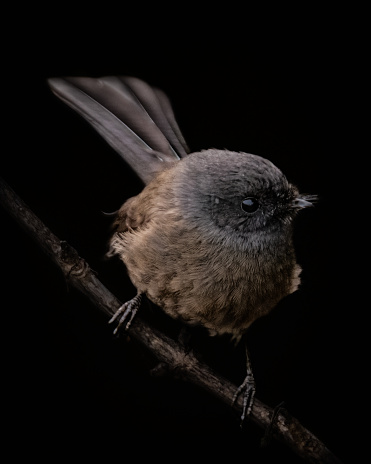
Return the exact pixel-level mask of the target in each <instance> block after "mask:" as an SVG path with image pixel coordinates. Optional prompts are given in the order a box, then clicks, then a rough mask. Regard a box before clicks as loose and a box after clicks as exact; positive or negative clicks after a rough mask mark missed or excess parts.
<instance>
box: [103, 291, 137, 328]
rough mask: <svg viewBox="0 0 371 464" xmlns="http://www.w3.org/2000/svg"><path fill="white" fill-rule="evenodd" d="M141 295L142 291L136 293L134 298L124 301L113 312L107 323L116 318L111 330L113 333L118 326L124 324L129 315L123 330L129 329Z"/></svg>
mask: <svg viewBox="0 0 371 464" xmlns="http://www.w3.org/2000/svg"><path fill="white" fill-rule="evenodd" d="M142 296H143V294H142V293H138V294H137V295H136V296H135V297H134V298H132V299H131V300H129V301H127V302H126V303H124V304H123V305H122V306H120V307H119V309H118V310H117V311H116V312H115V314H114V315H113V316H112V317H111V319H110V320H109V321H108V323H109V324H111V323H112V322H114V321H115V320H116V319H118V324H117V327H116V328H115V330H114V331H113V333H114V335H116V334H117V332H118V331H119V329H120V327H121V326H122V325H123V324H124V322H125V321H126V320H127V318H128V317H129V320H128V321H127V323H126V326H125V330H128V329H129V327H130V325H131V323H132V321H133V319H134V317H135V315H136V313H137V312H138V309H139V307H140V304H141V302H142Z"/></svg>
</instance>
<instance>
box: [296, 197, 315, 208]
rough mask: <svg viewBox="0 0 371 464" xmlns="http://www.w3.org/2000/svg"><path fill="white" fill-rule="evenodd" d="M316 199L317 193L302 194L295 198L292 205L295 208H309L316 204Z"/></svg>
mask: <svg viewBox="0 0 371 464" xmlns="http://www.w3.org/2000/svg"><path fill="white" fill-rule="evenodd" d="M316 200H317V196H316V195H301V196H298V197H296V198H295V199H294V200H293V202H292V206H293V208H294V209H303V208H309V207H311V206H314V203H315V202H316Z"/></svg>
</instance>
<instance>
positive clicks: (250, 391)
mask: <svg viewBox="0 0 371 464" xmlns="http://www.w3.org/2000/svg"><path fill="white" fill-rule="evenodd" d="M242 393H243V403H242V414H241V422H240V425H241V427H242V426H243V423H244V420H245V419H246V417H248V416H249V415H250V413H251V410H252V406H253V403H254V398H255V380H254V376H253V373H252V369H251V364H250V358H249V353H248V351H247V347H246V377H245V379H244V381H243V382H242V384H241V385H240V386H239V387H238V388H237V390H236V392H235V394H234V395H233V401H232V404H234V403H235V402H236V400H237V398H238V397H239V396H240V395H241V394H242Z"/></svg>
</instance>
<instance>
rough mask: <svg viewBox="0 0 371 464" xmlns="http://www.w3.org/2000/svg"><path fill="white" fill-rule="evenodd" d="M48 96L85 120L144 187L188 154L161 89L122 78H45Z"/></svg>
mask: <svg viewBox="0 0 371 464" xmlns="http://www.w3.org/2000/svg"><path fill="white" fill-rule="evenodd" d="M48 84H49V86H50V88H51V89H52V91H53V92H54V94H55V95H56V96H57V97H59V98H60V99H61V100H62V101H64V102H65V103H66V104H67V105H69V106H70V107H71V108H73V109H74V110H75V111H76V112H77V113H79V114H80V115H81V116H82V117H83V118H84V119H86V120H87V121H88V122H89V123H90V124H91V125H92V126H93V127H94V128H95V129H96V131H97V132H98V133H99V134H100V135H101V136H102V137H103V138H104V139H105V140H106V141H107V142H108V143H109V145H111V146H112V147H113V148H114V150H116V151H117V153H118V154H119V155H120V156H121V157H122V158H123V159H124V160H125V161H126V162H127V163H128V164H129V165H130V166H131V168H132V169H133V170H134V171H135V172H136V173H137V174H138V176H139V177H140V178H141V179H142V181H143V182H144V183H145V184H148V182H150V181H151V180H152V178H153V177H154V175H155V174H156V173H157V172H158V171H161V170H163V169H164V168H165V166H166V164H167V163H169V162H173V161H176V160H179V159H180V158H182V157H184V156H186V155H187V154H188V153H189V148H188V147H187V144H186V142H185V140H184V137H183V135H182V133H181V131H180V129H179V126H178V124H177V122H176V119H175V116H174V113H173V110H172V107H171V103H170V101H169V99H168V97H167V96H166V95H165V93H163V92H162V91H161V90H159V89H157V88H154V87H151V86H150V85H148V84H147V83H145V82H143V81H142V80H140V79H137V78H134V77H127V76H120V77H119V76H106V77H101V78H91V77H63V78H59V77H58V78H50V79H48Z"/></svg>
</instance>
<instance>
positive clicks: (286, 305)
mask: <svg viewBox="0 0 371 464" xmlns="http://www.w3.org/2000/svg"><path fill="white" fill-rule="evenodd" d="M68 34H69V29H68V24H66V25H65V29H64V30H63V33H62V32H61V30H59V32H58V33H57V32H55V33H53V26H50V28H49V29H48V32H47V33H45V34H44V35H41V36H40V37H39V38H38V39H37V40H35V39H33V38H32V37H31V36H27V37H24V38H23V41H22V45H21V46H20V48H19V50H18V49H17V50H16V51H14V52H13V53H12V54H11V61H10V62H9V64H7V65H6V72H4V73H3V77H2V80H3V83H4V84H3V91H4V98H5V101H6V105H7V106H6V110H5V114H6V117H5V118H4V119H3V127H5V130H4V132H3V149H2V155H1V175H2V176H3V177H4V178H5V180H6V181H7V182H8V183H9V184H10V185H11V187H12V188H13V189H14V190H15V191H16V192H17V193H18V195H19V196H20V197H21V198H22V199H23V200H24V201H26V203H27V204H28V205H29V206H30V208H31V209H32V210H33V211H34V212H35V213H36V214H37V215H38V216H39V218H40V219H41V220H42V221H44V223H45V224H46V225H47V226H48V227H49V228H50V229H51V230H52V231H53V232H54V233H55V234H56V235H57V236H58V237H59V238H61V239H64V240H67V241H68V242H69V243H70V244H71V245H72V246H73V247H75V248H76V250H77V251H78V253H79V254H80V256H82V257H83V258H85V259H86V260H87V261H88V262H89V264H90V266H91V267H92V268H93V269H94V270H95V271H96V272H97V273H98V276H99V278H100V279H101V280H102V282H103V283H104V284H105V285H106V286H107V287H108V288H109V289H110V290H112V291H113V292H114V293H115V294H116V295H117V296H118V297H119V298H120V299H121V300H122V301H125V300H126V299H128V298H131V297H132V296H133V295H134V294H135V289H134V288H133V287H132V285H131V284H130V282H129V280H128V278H127V277H126V275H125V270H124V268H123V266H121V265H120V263H118V262H116V261H111V262H110V261H105V260H104V259H103V256H104V253H105V250H106V243H107V238H108V233H109V225H110V219H109V218H107V217H106V216H104V215H103V214H102V211H114V210H116V209H117V208H118V207H119V206H120V205H121V204H122V203H123V202H124V201H125V200H126V199H127V198H128V197H130V196H132V195H134V194H136V193H138V192H139V191H140V189H141V184H140V182H139V180H138V179H137V178H136V177H135V175H134V174H133V173H132V172H131V171H130V170H129V169H128V168H127V167H126V166H125V165H124V163H123V162H122V161H121V160H120V159H119V157H118V156H117V155H116V154H115V153H114V151H113V150H112V149H111V148H110V147H108V146H107V145H106V144H105V142H104V141H103V140H102V139H101V138H100V137H99V136H98V135H97V134H96V133H95V132H94V130H93V129H91V128H90V126H88V124H87V123H85V121H83V120H82V119H80V117H79V116H77V115H76V114H75V113H74V112H73V111H72V110H70V109H69V108H67V107H66V106H65V105H64V104H63V103H61V102H60V101H59V100H58V99H57V98H56V97H55V96H53V95H52V93H51V92H50V90H49V88H48V86H47V84H46V79H47V78H48V77H51V76H63V75H86V76H99V75H107V74H125V75H133V76H137V77H140V78H142V79H144V80H146V81H147V82H149V83H150V84H152V85H156V86H158V87H160V88H161V89H163V90H164V91H165V92H166V93H167V94H168V95H169V97H170V99H171V101H172V103H173V107H174V111H175V114H176V117H177V120H178V122H179V125H180V127H181V129H182V131H183V133H184V136H185V138H186V140H187V141H188V144H189V146H190V148H191V150H192V151H197V150H200V149H203V148H210V147H216V148H228V149H231V150H241V151H247V152H251V153H255V154H259V155H261V156H264V157H267V158H269V159H270V160H271V161H272V162H273V163H275V164H276V165H277V166H278V167H279V168H281V169H282V171H283V172H284V173H285V174H286V175H287V177H288V178H289V180H290V181H292V182H293V183H295V184H296V185H297V186H298V187H299V188H300V190H301V191H302V192H305V193H315V194H318V195H319V198H320V201H319V203H318V205H317V206H316V207H315V208H313V209H311V210H306V211H303V212H302V213H301V214H300V215H299V217H298V218H297V222H296V229H295V230H296V232H295V242H296V249H297V255H298V260H299V262H300V264H301V265H302V267H303V274H302V286H301V288H300V290H299V291H298V292H297V293H296V294H294V295H292V296H290V297H288V298H287V299H285V300H284V301H282V302H281V303H280V304H279V305H278V307H277V308H276V309H275V311H274V312H273V313H272V314H271V315H270V316H269V317H267V318H265V319H264V320H261V321H258V322H257V323H256V324H255V325H254V326H253V327H251V329H250V333H249V348H250V353H251V358H252V364H253V370H254V374H255V379H256V383H257V397H258V398H259V399H260V400H262V401H264V402H266V403H267V404H268V405H270V406H272V407H274V406H275V405H277V404H278V403H280V402H281V401H285V404H286V407H287V409H288V410H289V411H290V412H291V413H292V414H293V415H294V416H295V417H296V418H297V419H298V420H299V421H301V422H302V423H303V424H304V425H305V426H306V427H307V428H309V429H310V430H311V431H312V432H313V433H314V434H315V435H317V436H318V437H319V438H320V439H321V440H322V441H323V442H324V443H325V444H326V445H327V446H328V447H329V448H330V449H331V450H332V451H333V452H334V453H335V454H337V455H338V456H339V457H340V458H342V459H343V460H344V462H351V460H352V458H353V457H354V453H355V452H356V451H357V449H358V448H359V444H360V442H361V441H362V440H361V439H360V438H357V439H356V436H358V432H357V430H356V423H355V421H356V419H355V411H356V410H357V409H358V410H359V408H361V409H362V407H361V404H362V401H363V397H362V396H358V397H356V399H357V400H358V402H359V404H358V406H357V408H356V407H355V405H354V403H355V400H354V395H360V391H361V390H360V386H361V384H362V375H363V374H362V372H361V371H359V370H357V369H356V367H355V361H356V360H357V359H359V349H358V348H357V340H358V339H359V335H358V334H359V332H358V331H359V327H360V326H362V325H363V323H362V320H361V323H360V322H359V319H358V320H357V318H355V317H354V315H355V314H357V313H358V312H359V307H358V306H357V303H356V300H355V298H354V295H355V294H357V291H355V287H354V280H353V277H354V275H355V273H356V267H355V266H351V268H349V266H348V264H347V263H346V259H347V258H346V257H348V255H349V254H352V250H353V247H352V243H353V242H352V240H353V239H352V238H351V237H352V235H351V232H352V231H353V232H354V227H356V226H354V222H357V221H354V215H355V214H356V213H355V209H354V208H355V206H356V205H355V203H356V200H355V198H354V197H353V194H352V191H353V190H352V189H353V188H354V187H353V184H354V185H355V184H356V183H357V182H356V179H354V177H353V175H352V173H351V165H352V163H353V162H354V160H355V159H356V156H357V155H356V153H352V152H349V151H348V150H347V149H345V140H346V135H348V131H349V126H350V123H351V119H352V115H351V114H349V111H348V109H347V106H348V103H349V100H351V99H352V96H351V95H352V92H353V91H354V85H353V84H350V83H349V81H348V80H347V77H346V75H348V74H346V75H345V73H344V69H347V68H348V67H349V66H350V65H353V60H352V58H351V57H350V56H349V55H344V54H343V51H344V42H343V41H342V40H341V36H338V40H336V37H335V38H334V37H330V38H329V39H328V40H325V37H324V38H323V40H322V39H321V40H319V41H318V42H315V41H313V40H312V38H313V37H311V36H310V35H309V36H308V37H307V38H304V40H302V41H300V42H297V41H296V40H294V38H291V39H290V40H288V41H287V42H285V43H282V44H281V43H280V44H277V43H276V40H275V38H274V37H273V38H272V40H271V41H270V42H269V43H267V44H266V47H264V48H261V47H260V45H261V44H259V45H258V43H259V40H255V41H253V40H251V38H249V39H248V38H245V37H244V35H243V34H240V36H238V37H236V38H234V36H233V34H231V36H230V37H229V38H228V40H225V41H224V40H218V41H217V42H216V41H215V40H214V38H213V37H211V38H210V37H206V38H204V39H197V37H192V38H191V39H189V40H188V41H184V42H182V44H176V45H174V43H173V38H172V37H171V36H169V37H165V38H161V39H160V38H159V37H157V36H156V34H154V33H152V34H149V35H147V36H146V39H145V41H144V42H143V43H141V44H138V43H137V42H138V39H136V40H133V39H132V38H131V37H133V36H129V34H126V35H125V34H124V33H122V34H120V33H119V34H116V35H115V37H114V38H113V37H112V41H111V43H110V40H108V41H105V42H104V43H102V42H101V39H100V36H99V33H97V34H96V35H94V32H91V34H90V35H88V36H84V35H83V34H82V36H81V37H79V38H78V39H76V41H75V40H74V39H71V40H66V39H67V38H68ZM132 34H134V37H138V35H141V34H140V33H139V31H134V32H132ZM135 34H137V35H135ZM109 39H111V38H110V37H109ZM219 39H220V38H219ZM197 42H198V45H197ZM4 123H5V124H6V125H4ZM352 215H353V219H350V218H352ZM0 218H1V219H0V220H1V229H0V230H1V236H2V238H1V242H0V246H1V257H2V259H1V262H2V266H1V267H2V271H3V272H2V278H1V287H2V295H1V297H2V298H1V299H2V312H3V314H4V316H5V315H6V317H5V318H3V321H4V322H3V324H2V330H3V332H4V337H3V339H4V340H5V341H6V344H5V348H4V349H3V358H4V361H3V371H4V375H3V380H2V383H3V384H4V385H5V391H6V394H5V395H4V394H3V399H4V408H5V407H6V408H7V410H8V412H9V411H10V413H9V414H7V415H6V416H4V417H5V419H3V420H4V421H5V422H6V424H5V428H6V429H7V430H8V432H9V439H7V441H8V442H10V443H11V446H12V449H13V450H15V452H17V453H18V452H19V453H23V452H26V453H27V454H28V455H30V456H33V455H35V456H39V457H46V458H50V459H52V457H53V456H54V453H56V454H58V455H59V453H62V452H63V453H66V456H71V457H72V456H76V455H77V453H80V452H81V453H82V456H86V457H87V456H88V455H89V456H90V453H93V456H95V453H98V451H101V450H104V452H105V453H107V459H108V454H109V453H111V452H113V453H115V454H116V456H118V457H119V458H120V459H121V458H122V459H124V458H125V457H126V458H127V456H126V454H127V453H128V452H129V451H130V449H134V451H135V453H137V457H138V458H147V459H151V458H152V459H157V458H158V459H164V460H170V459H171V460H174V459H178V458H179V457H189V458H192V459H193V458H196V457H197V458H199V459H200V460H201V459H210V460H211V459H214V458H217V457H220V456H221V455H222V454H223V455H228V456H229V459H231V460H232V461H235V460H237V459H241V456H243V460H244V461H245V460H246V462H259V463H260V462H261V463H263V462H264V463H265V462H277V461H278V460H280V459H283V460H284V462H287V463H289V462H293V463H294V462H300V460H299V459H298V458H297V457H296V456H294V455H293V454H292V453H291V451H289V450H287V449H286V448H284V447H282V446H281V445H279V444H277V443H272V444H271V447H270V448H268V449H265V450H262V449H261V448H260V447H259V441H260V438H261V437H262V431H261V430H260V429H257V428H256V427H255V426H254V425H252V424H249V423H248V424H246V427H245V428H246V429H247V431H248V434H247V435H246V434H245V433H242V432H241V430H240V428H239V423H238V420H236V417H235V415H234V414H233V413H231V412H230V410H229V409H228V408H227V407H226V406H225V405H223V404H220V403H219V402H218V401H217V400H215V399H214V398H212V397H209V395H207V394H206V393H204V392H203V391H200V390H199V389H197V388H195V387H193V386H192V385H189V384H186V383H184V382H182V381H179V380H174V379H173V378H171V377H170V378H167V377H164V378H153V377H151V376H150V374H149V372H150V369H151V368H152V367H153V366H155V364H156V362H155V360H154V359H153V358H152V356H151V355H150V354H149V353H148V352H147V351H146V350H145V349H144V348H143V347H141V346H139V345H137V344H136V343H135V342H134V341H132V340H128V339H127V338H126V337H125V336H123V337H121V338H119V339H117V338H115V337H113V336H112V327H110V326H108V325H107V319H106V318H105V316H104V315H102V314H100V313H99V312H98V310H97V309H95V308H94V307H92V306H91V305H90V303H89V302H87V301H86V299H85V298H84V297H83V296H81V295H79V294H77V293H76V292H75V291H74V290H73V289H69V288H68V284H67V283H66V281H65V280H64V278H63V276H62V275H61V273H60V272H59V271H58V269H56V268H55V267H54V265H53V264H52V263H51V262H50V261H49V260H48V259H47V258H46V257H45V256H44V255H43V254H42V252H41V250H40V249H39V248H38V246H37V245H36V244H34V242H33V241H32V240H31V239H30V238H29V237H28V236H27V235H25V233H24V232H23V231H22V230H21V229H20V228H19V227H18V225H17V224H16V223H15V222H14V221H13V220H12V219H10V218H9V217H8V216H7V214H6V213H5V212H4V211H3V210H2V209H1V210H0ZM350 222H351V223H353V225H352V226H351V225H350ZM142 315H143V317H147V318H149V319H150V320H155V321H160V325H161V324H162V323H163V324H164V328H165V329H167V326H168V325H169V326H171V324H169V321H167V320H166V319H164V320H163V319H162V316H161V314H158V313H157V311H156V310H155V309H153V308H152V309H151V308H149V307H144V308H143V310H142ZM199 338H200V339H199V340H198V342H199V347H200V349H201V351H202V354H203V356H204V357H205V359H206V360H208V361H210V363H212V364H213V365H214V367H215V368H216V369H218V370H219V371H220V372H221V373H222V374H223V375H225V376H227V377H228V378H230V379H231V380H233V381H234V382H236V384H238V383H239V382H241V381H242V379H243V377H244V356H243V350H242V349H241V348H236V349H234V348H233V347H231V346H230V345H229V343H227V341H226V340H224V339H221V340H217V339H209V338H207V339H205V340H204V339H202V336H201V335H200V337H199ZM355 432H356V433H355ZM170 443H171V444H172V446H171V447H169V444H170ZM120 456H121V457H120Z"/></svg>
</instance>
